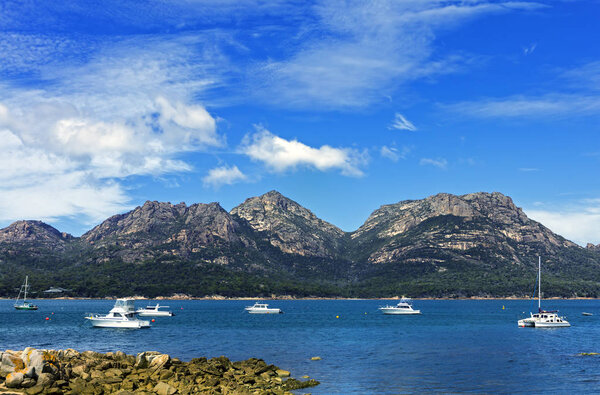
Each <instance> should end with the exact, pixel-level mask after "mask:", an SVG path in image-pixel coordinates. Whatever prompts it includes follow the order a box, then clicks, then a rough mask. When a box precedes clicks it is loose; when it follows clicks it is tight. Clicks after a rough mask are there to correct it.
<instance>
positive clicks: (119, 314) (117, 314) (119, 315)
mask: <svg viewBox="0 0 600 395" xmlns="http://www.w3.org/2000/svg"><path fill="white" fill-rule="evenodd" d="M113 314H114V316H115V317H123V316H122V315H121V313H113Z"/></svg>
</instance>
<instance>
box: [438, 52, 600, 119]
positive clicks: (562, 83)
mask: <svg viewBox="0 0 600 395" xmlns="http://www.w3.org/2000/svg"><path fill="white" fill-rule="evenodd" d="M556 80H557V83H556V84H554V85H553V86H554V90H553V91H552V92H547V93H544V94H538V95H525V94H521V95H512V96H506V97H499V98H489V97H488V98H483V99H480V100H474V101H463V102H458V103H454V104H446V105H442V108H444V109H445V110H448V111H450V112H456V113H461V114H467V115H470V116H473V117H478V118H500V117H512V118H517V117H564V116H597V115H598V114H599V113H600V95H599V94H598V91H600V62H589V63H586V64H583V65H581V66H579V67H574V68H572V69H570V70H563V71H560V72H557V73H556Z"/></svg>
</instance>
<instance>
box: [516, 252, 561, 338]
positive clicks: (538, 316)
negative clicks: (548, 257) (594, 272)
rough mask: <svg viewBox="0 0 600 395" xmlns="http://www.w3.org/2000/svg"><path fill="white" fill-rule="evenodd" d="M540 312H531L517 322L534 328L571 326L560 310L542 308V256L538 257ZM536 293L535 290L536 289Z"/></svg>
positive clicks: (521, 325)
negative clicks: (559, 312) (559, 313)
mask: <svg viewBox="0 0 600 395" xmlns="http://www.w3.org/2000/svg"><path fill="white" fill-rule="evenodd" d="M537 280H538V281H537V287H538V312H537V313H535V314H534V313H529V314H530V316H529V317H527V318H523V319H521V320H519V321H518V322H517V323H518V325H519V326H520V327H522V328H524V327H533V328H561V327H568V326H571V324H570V323H569V321H567V320H566V319H565V317H560V316H559V315H558V314H556V313H557V312H558V310H552V311H547V310H542V290H541V286H542V257H539V258H538V278H537ZM534 295H535V290H534Z"/></svg>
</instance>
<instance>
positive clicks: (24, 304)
mask: <svg viewBox="0 0 600 395" xmlns="http://www.w3.org/2000/svg"><path fill="white" fill-rule="evenodd" d="M28 280H29V276H25V283H23V285H21V289H19V295H18V296H17V299H16V300H15V304H14V305H13V306H14V307H15V309H17V310H37V309H38V307H37V306H36V305H34V304H33V303H30V302H28V301H27V289H28V288H29V287H30V285H29V283H28ZM21 294H23V299H21Z"/></svg>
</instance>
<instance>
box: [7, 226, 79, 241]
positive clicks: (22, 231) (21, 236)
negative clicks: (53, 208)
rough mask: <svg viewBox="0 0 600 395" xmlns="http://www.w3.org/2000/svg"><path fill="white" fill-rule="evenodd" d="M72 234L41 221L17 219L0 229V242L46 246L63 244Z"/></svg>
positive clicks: (71, 237)
mask: <svg viewBox="0 0 600 395" xmlns="http://www.w3.org/2000/svg"><path fill="white" fill-rule="evenodd" d="M72 239H73V236H71V235H70V234H68V233H64V232H60V231H58V230H57V229H56V228H54V227H52V226H50V225H48V224H46V223H44V222H42V221H17V222H13V223H12V224H10V225H9V226H7V227H6V228H4V229H0V243H24V242H35V243H42V244H45V245H48V246H56V245H59V244H64V243H65V242H66V241H68V240H72Z"/></svg>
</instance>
